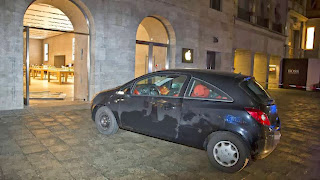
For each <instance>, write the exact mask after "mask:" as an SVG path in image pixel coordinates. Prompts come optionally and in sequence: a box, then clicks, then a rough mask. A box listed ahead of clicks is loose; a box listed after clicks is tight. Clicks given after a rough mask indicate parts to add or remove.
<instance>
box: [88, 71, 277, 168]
mask: <svg viewBox="0 0 320 180" xmlns="http://www.w3.org/2000/svg"><path fill="white" fill-rule="evenodd" d="M91 110H92V119H93V120H94V121H95V123H96V126H97V128H98V130H99V131H100V132H101V133H103V134H106V135H111V134H114V133H116V132H117V130H118V128H119V127H120V128H122V129H126V130H130V131H134V132H137V133H141V134H145V135H149V136H153V137H157V138H160V139H163V140H167V141H170V142H174V143H179V144H183V145H187V146H191V147H195V148H199V149H204V150H206V151H207V153H208V158H209V160H210V162H211V163H212V165H213V166H214V167H216V168H217V169H219V170H221V171H224V172H229V173H233V172H237V171H240V170H241V169H243V168H244V167H245V166H246V164H247V163H248V161H249V159H252V160H256V159H261V158H264V157H266V156H268V155H269V154H270V153H271V152H272V151H273V150H274V149H275V147H276V145H277V143H278V142H279V140H280V136H281V134H280V119H279V117H278V113H277V107H276V105H275V102H274V100H273V99H272V98H271V96H270V95H269V94H268V93H267V91H265V90H264V89H263V88H262V87H261V86H260V85H259V84H258V83H257V82H256V81H255V79H254V78H253V77H249V76H244V75H241V74H234V73H226V72H216V71H209V70H195V69H194V70H191V69H188V70H186V69H184V70H167V71H160V72H156V73H151V74H147V75H144V76H142V77H139V78H137V79H134V80H132V81H130V82H128V83H126V84H124V85H123V86H120V87H117V88H115V89H112V90H106V91H103V92H100V93H98V94H97V95H96V96H95V98H94V99H93V101H92V107H91Z"/></svg>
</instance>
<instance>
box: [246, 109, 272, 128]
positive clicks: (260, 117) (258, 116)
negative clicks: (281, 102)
mask: <svg viewBox="0 0 320 180" xmlns="http://www.w3.org/2000/svg"><path fill="white" fill-rule="evenodd" d="M245 110H246V111H247V112H248V113H249V114H250V115H251V116H252V117H253V118H254V119H255V120H256V121H258V122H259V123H260V124H262V125H265V126H270V121H269V118H268V116H267V115H266V113H264V112H262V111H261V110H259V109H255V108H245Z"/></svg>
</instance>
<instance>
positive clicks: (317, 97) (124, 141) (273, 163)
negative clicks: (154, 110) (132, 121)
mask: <svg viewBox="0 0 320 180" xmlns="http://www.w3.org/2000/svg"><path fill="white" fill-rule="evenodd" d="M270 92H271V94H272V96H274V97H275V98H276V102H277V105H278V111H279V116H280V119H281V122H282V137H281V141H280V143H279V145H278V147H277V148H276V150H275V151H274V152H273V153H271V154H270V155H269V156H268V157H267V158H265V159H263V160H257V161H255V162H250V163H249V165H248V166H247V167H246V168H245V169H243V170H242V171H241V172H239V173H235V174H227V173H222V172H220V171H218V170H216V169H215V168H213V167H212V165H211V164H210V162H209V161H208V158H207V155H206V152H205V151H202V150H198V149H194V148H190V147H186V146H183V145H178V144H174V143H170V142H167V141H163V140H159V139H156V138H151V137H148V136H143V135H140V134H137V133H133V132H128V131H124V130H119V132H118V133H117V134H115V135H112V136H105V135H102V134H100V133H99V132H98V131H97V130H96V128H95V124H94V122H93V121H92V120H91V119H90V118H91V117H90V110H89V108H90V106H89V105H88V106H81V107H76V106H74V107H68V108H57V109H50V108H48V109H43V108H39V107H32V108H33V109H32V110H29V112H33V114H30V113H28V112H27V113H24V112H22V113H21V112H17V113H14V112H15V111H11V112H9V113H6V114H7V115H6V116H0V118H1V119H0V179H1V178H2V179H318V176H319V169H320V154H319V151H320V141H319V140H320V139H319V137H320V131H319V128H320V118H319V117H318V116H319V112H320V94H319V93H318V94H315V93H309V92H302V91H292V90H272V91H270ZM55 111H56V112H55ZM43 112H46V113H43ZM17 114H18V115H17ZM62 127H63V128H62ZM39 151H40V152H39ZM25 153H26V154H25ZM29 153H31V154H29ZM1 172H2V173H1ZM1 174H2V175H1Z"/></svg>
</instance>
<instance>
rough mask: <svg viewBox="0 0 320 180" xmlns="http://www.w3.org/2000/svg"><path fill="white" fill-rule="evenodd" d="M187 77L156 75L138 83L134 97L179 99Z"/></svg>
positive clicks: (134, 90)
mask: <svg viewBox="0 0 320 180" xmlns="http://www.w3.org/2000/svg"><path fill="white" fill-rule="evenodd" d="M186 79H187V77H186V76H184V75H156V76H152V77H149V78H146V79H143V80H140V81H138V82H137V83H136V85H135V87H134V88H133V95H138V96H168V97H179V95H180V92H181V89H182V86H183V84H184V83H185V81H186Z"/></svg>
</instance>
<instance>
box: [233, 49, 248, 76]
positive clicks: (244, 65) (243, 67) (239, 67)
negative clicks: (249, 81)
mask: <svg viewBox="0 0 320 180" xmlns="http://www.w3.org/2000/svg"><path fill="white" fill-rule="evenodd" d="M234 68H235V70H234V72H235V73H241V74H243V75H250V74H251V52H250V51H247V50H241V49H237V50H236V51H235V55H234Z"/></svg>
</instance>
